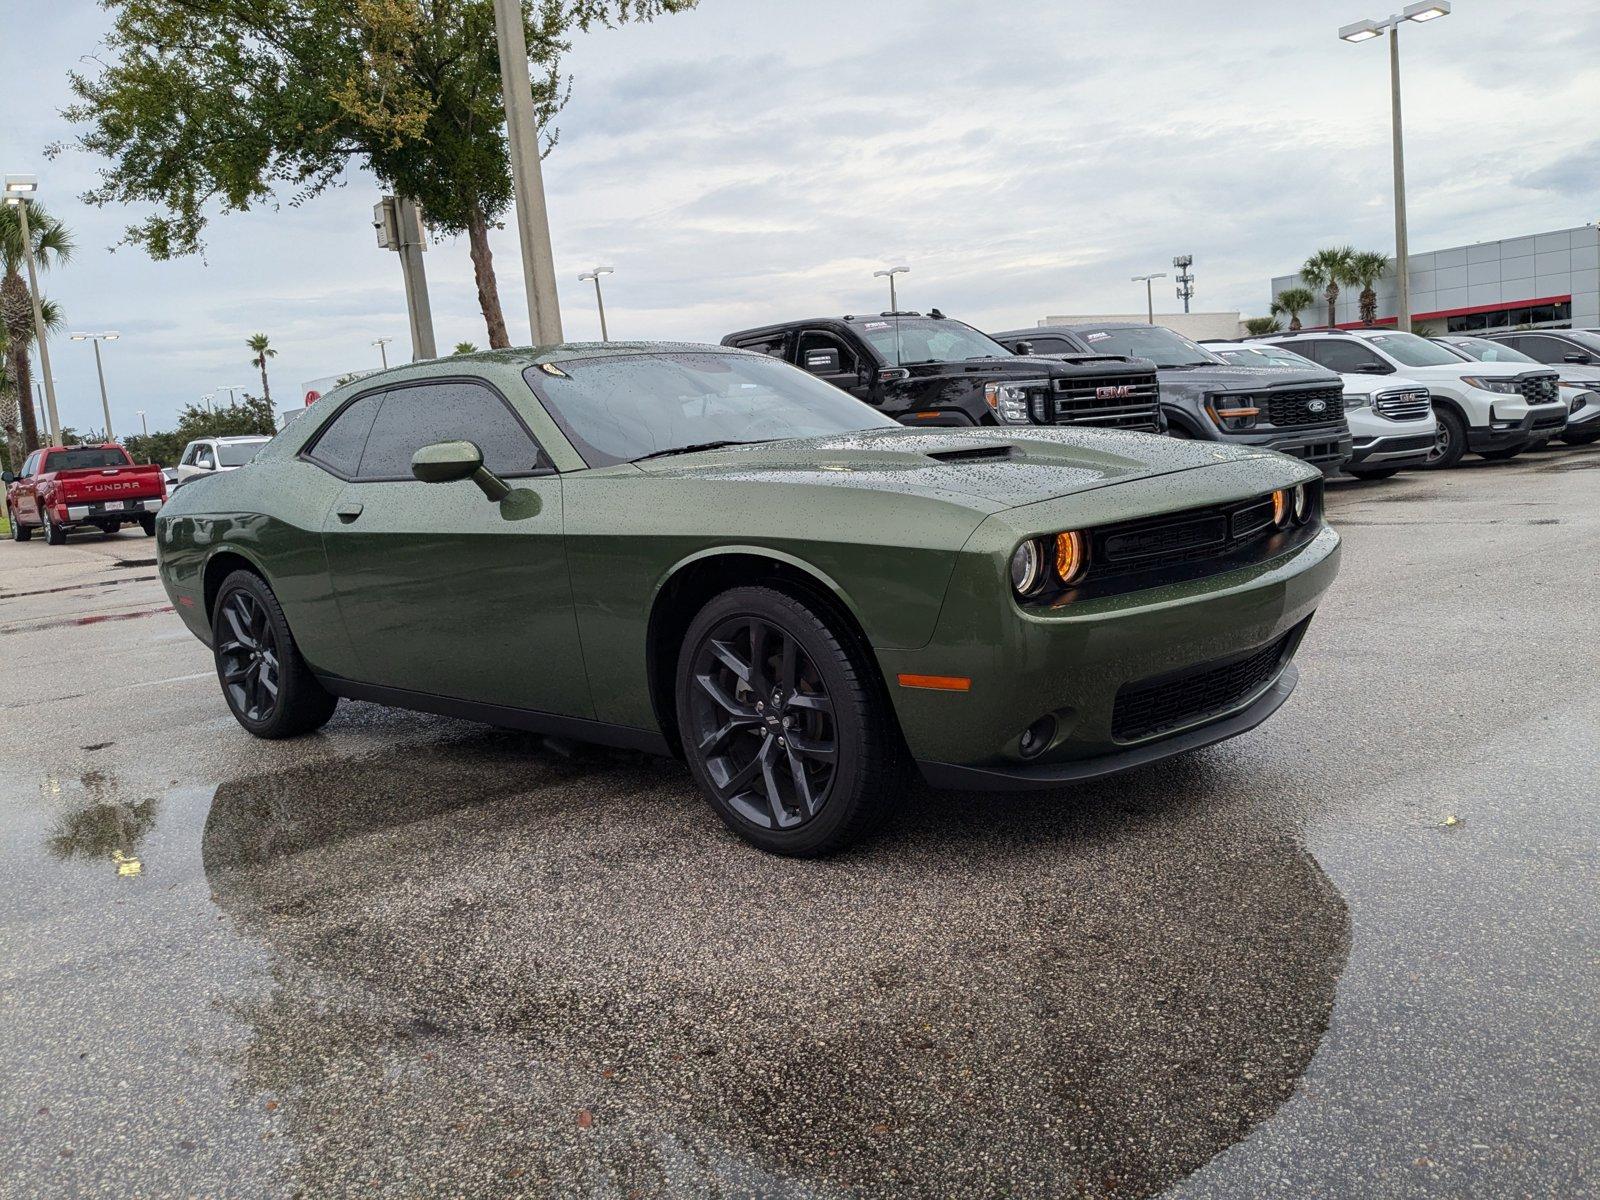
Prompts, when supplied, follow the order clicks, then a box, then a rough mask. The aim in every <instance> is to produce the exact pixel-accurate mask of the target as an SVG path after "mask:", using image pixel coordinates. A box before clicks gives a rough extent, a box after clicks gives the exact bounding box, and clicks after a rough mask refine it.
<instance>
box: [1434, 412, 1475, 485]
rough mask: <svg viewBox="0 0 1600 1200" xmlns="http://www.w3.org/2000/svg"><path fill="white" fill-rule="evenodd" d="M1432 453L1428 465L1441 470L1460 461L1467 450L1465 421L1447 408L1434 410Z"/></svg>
mask: <svg viewBox="0 0 1600 1200" xmlns="http://www.w3.org/2000/svg"><path fill="white" fill-rule="evenodd" d="M1433 416H1434V421H1435V430H1434V435H1433V453H1431V454H1429V455H1428V466H1429V467H1432V468H1436V469H1440V470H1443V469H1444V468H1446V467H1453V466H1455V465H1456V464H1457V463H1458V462H1460V461H1461V456H1462V455H1463V454H1465V453H1466V452H1467V423H1466V422H1465V421H1463V420H1462V419H1461V418H1460V417H1458V416H1457V415H1456V414H1455V413H1454V412H1453V411H1451V410H1450V409H1448V408H1440V409H1436V410H1434V414H1433Z"/></svg>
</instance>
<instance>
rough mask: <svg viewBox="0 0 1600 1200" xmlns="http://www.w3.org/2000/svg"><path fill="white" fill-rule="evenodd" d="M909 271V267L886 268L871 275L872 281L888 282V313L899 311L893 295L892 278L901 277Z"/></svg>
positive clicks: (898, 305)
mask: <svg viewBox="0 0 1600 1200" xmlns="http://www.w3.org/2000/svg"><path fill="white" fill-rule="evenodd" d="M909 270H911V268H910V267H886V268H884V269H883V270H882V271H874V272H873V273H872V277H873V278H874V279H887V280H888V281H889V311H890V312H899V311H900V304H899V302H898V301H897V300H896V299H895V295H894V277H895V276H896V275H903V274H905V273H906V272H907V271H909Z"/></svg>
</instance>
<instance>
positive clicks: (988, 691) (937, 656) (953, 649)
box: [877, 459, 1339, 787]
mask: <svg viewBox="0 0 1600 1200" xmlns="http://www.w3.org/2000/svg"><path fill="white" fill-rule="evenodd" d="M1269 461H1270V463H1271V470H1270V471H1269V470H1265V469H1264V468H1265V467H1266V466H1267V464H1268V462H1269ZM1234 466H1236V467H1237V468H1240V471H1239V472H1235V471H1234V470H1232V469H1224V468H1221V467H1218V468H1207V469H1203V470H1198V471H1194V472H1192V473H1189V476H1188V478H1187V479H1186V480H1185V489H1184V490H1185V493H1186V495H1185V496H1184V497H1183V498H1182V504H1181V507H1188V506H1191V505H1192V506H1196V507H1198V506H1200V505H1202V504H1206V503H1209V502H1211V499H1212V496H1211V495H1210V494H1208V491H1210V490H1211V489H1208V488H1207V487H1206V486H1204V485H1205V484H1206V483H1210V482H1215V481H1216V478H1217V477H1220V478H1223V479H1226V478H1230V477H1232V478H1237V477H1238V475H1239V474H1242V473H1243V469H1246V468H1248V469H1250V470H1251V471H1253V473H1254V475H1255V477H1256V479H1258V480H1260V481H1261V482H1260V486H1261V487H1262V489H1263V490H1264V491H1270V490H1271V488H1272V487H1273V486H1284V485H1286V484H1287V485H1291V486H1292V484H1293V483H1294V482H1295V481H1297V480H1299V479H1304V478H1305V468H1304V467H1303V466H1298V467H1297V466H1296V465H1294V464H1292V463H1289V462H1285V461H1283V460H1281V459H1278V460H1265V459H1256V460H1253V461H1252V462H1249V463H1239V464H1234ZM1204 476H1213V480H1205V479H1203V477H1204ZM1275 477H1276V478H1275ZM1133 486H1137V485H1131V484H1130V485H1122V486H1121V487H1115V488H1104V489H1100V490H1099V491H1098V492H1095V493H1091V494H1089V495H1087V496H1082V497H1078V498H1075V500H1072V501H1069V500H1063V501H1050V502H1047V503H1046V504H1045V505H1031V506H1029V507H1028V508H1027V509H1020V510H1011V511H1010V512H1007V513H1001V514H996V515H995V516H994V517H991V518H989V520H988V521H987V522H985V525H984V526H981V527H980V529H979V531H978V532H977V533H975V534H974V535H973V542H971V543H969V545H968V548H967V551H966V552H964V553H963V554H962V555H961V561H960V562H959V563H958V565H957V568H956V572H955V574H954V575H953V576H952V579H951V583H950V589H949V591H948V592H947V594H946V599H945V604H944V606H943V609H942V610H941V613H940V616H939V621H938V624H937V625H936V627H935V631H934V635H933V638H932V640H931V641H930V642H929V643H928V645H926V646H923V647H921V648H919V649H915V650H883V649H880V650H878V652H877V654H878V660H879V663H880V665H881V667H882V670H883V674H884V677H885V679H886V680H887V681H888V682H889V684H890V689H891V693H892V695H893V700H894V705H895V711H896V715H897V716H898V717H899V720H900V726H901V729H902V732H903V733H904V734H905V738H906V742H907V745H908V746H909V748H910V750H911V754H912V757H913V758H914V759H915V760H916V761H917V762H918V764H919V766H921V767H922V769H923V771H924V773H925V774H926V775H927V776H928V778H929V779H930V780H933V781H935V782H939V781H946V782H949V783H950V785H951V786H1006V787H1049V786H1054V785H1055V784H1057V783H1059V782H1062V781H1070V780H1072V779H1078V778H1089V777H1091V776H1094V775H1100V774H1106V773H1109V772H1112V771H1120V770H1125V769H1127V768H1128V767H1130V766H1136V765H1139V764H1140V763H1144V762H1150V761H1153V760H1155V759H1158V758H1163V757H1166V756H1168V755H1170V754H1176V753H1180V752H1182V751H1183V750H1186V749H1192V748H1193V747H1194V746H1196V745H1203V744H1207V743H1208V742H1210V741H1216V740H1220V739H1221V738H1224V737H1229V736H1232V734H1233V733H1237V732H1243V731H1244V729H1246V728H1249V727H1250V724H1251V723H1252V721H1251V718H1249V717H1246V716H1245V714H1246V713H1251V714H1254V721H1255V722H1259V721H1260V720H1265V719H1266V717H1267V716H1268V715H1270V712H1271V710H1272V709H1273V708H1275V707H1276V704H1274V703H1271V702H1270V701H1268V700H1267V699H1266V697H1267V696H1268V695H1269V694H1274V689H1278V692H1277V694H1279V696H1280V698H1279V700H1278V701H1277V703H1281V702H1282V696H1286V695H1287V689H1288V688H1290V687H1292V686H1293V683H1292V679H1293V676H1292V674H1291V673H1290V672H1289V670H1288V667H1287V665H1286V664H1287V661H1288V654H1292V652H1293V648H1294V646H1293V642H1292V640H1291V642H1290V645H1289V650H1288V652H1287V654H1286V656H1285V658H1284V660H1283V662H1281V663H1277V664H1274V668H1273V670H1272V672H1271V673H1270V675H1268V676H1267V677H1266V678H1263V679H1262V680H1261V681H1260V686H1261V687H1262V688H1264V689H1265V690H1264V691H1261V692H1258V693H1257V694H1253V695H1251V694H1245V695H1240V696H1238V697H1237V703H1236V704H1234V705H1233V707H1231V708H1226V709H1223V710H1219V711H1212V710H1207V711H1203V712H1198V713H1197V714H1195V715H1194V716H1193V717H1192V718H1190V717H1185V718H1184V719H1183V720H1181V721H1178V722H1175V723H1171V724H1166V725H1163V726H1162V728H1161V730H1160V731H1159V732H1158V733H1154V734H1151V735H1148V736H1134V737H1129V738H1119V737H1118V736H1117V735H1116V733H1114V732H1113V723H1114V718H1115V715H1116V713H1117V701H1118V693H1119V691H1121V690H1122V689H1123V688H1124V687H1125V685H1130V684H1137V683H1144V682H1147V681H1151V680H1160V679H1162V678H1163V677H1165V676H1167V675H1169V674H1173V673H1180V672H1187V671H1191V670H1194V669H1199V668H1204V667H1207V666H1208V665H1210V664H1214V663H1218V662H1223V661H1226V660H1229V659H1230V658H1232V657H1234V656H1237V655H1240V654H1241V653H1243V652H1247V651H1250V650H1252V649H1254V648H1259V647H1265V646H1268V645H1269V644H1271V643H1273V642H1275V641H1276V640H1278V639H1280V638H1285V637H1287V636H1288V635H1290V634H1291V632H1292V631H1295V630H1296V629H1297V627H1300V626H1303V625H1304V623H1305V622H1306V621H1307V620H1308V619H1309V618H1310V616H1311V614H1312V613H1313V612H1314V611H1315V609H1316V607H1317V605H1318V603H1319V602H1320V601H1321V599H1322V595H1323V593H1324V592H1325V591H1326V590H1327V588H1328V586H1329V585H1330V584H1331V583H1332V581H1333V578H1334V576H1335V574H1336V573H1337V571H1338V563H1339V537H1338V535H1337V534H1336V533H1335V532H1334V531H1333V530H1332V529H1329V528H1327V527H1326V526H1324V527H1322V528H1321V529H1320V530H1318V532H1317V533H1316V535H1315V536H1314V537H1313V538H1312V539H1311V540H1310V541H1308V542H1305V543H1303V544H1301V545H1299V546H1297V547H1295V548H1294V549H1292V550H1289V551H1286V552H1284V553H1282V554H1280V555H1278V556H1277V557H1275V558H1271V559H1267V560H1265V561H1263V562H1259V563H1255V564H1252V565H1250V566H1245V567H1239V568H1236V569H1234V570H1231V571H1225V572H1222V573H1220V574H1217V575H1212V576H1208V577H1204V578H1200V579H1191V580H1187V581H1185V582H1180V583H1172V584H1167V585H1163V586H1157V587H1151V588H1147V589H1143V590H1140V591H1135V592H1129V593H1123V594H1120V595H1113V596H1105V597H1101V598H1098V599H1087V600H1081V601H1074V602H1071V603H1067V604H1062V605H1060V606H1058V607H1055V608H1049V609H1043V610H1040V609H1034V608H1028V609H1021V608H1018V607H1017V606H1016V605H1015V604H1013V603H1012V602H1011V600H1010V596H1009V594H1008V592H1007V591H1006V590H1004V589H1007V588H1008V587H1009V582H1008V579H1007V576H1006V575H1005V567H1006V562H1007V559H1008V558H1009V554H1010V550H1011V549H1012V548H1014V546H1015V545H1016V542H1017V540H1019V535H1020V536H1021V537H1025V536H1029V535H1030V534H1034V533H1037V532H1039V531H1040V530H1042V529H1044V528H1049V527H1051V526H1052V525H1053V526H1054V527H1055V528H1071V527H1080V528H1081V527H1088V526H1090V525H1093V524H1099V523H1101V522H1100V521H1098V520H1096V519H1095V516H1096V514H1094V513H1092V512H1085V511H1084V510H1085V509H1087V508H1089V507H1090V506H1091V505H1092V504H1095V503H1099V504H1103V505H1106V506H1107V507H1110V506H1112V505H1114V503H1115V495H1114V494H1115V493H1117V492H1119V491H1122V490H1124V488H1128V487H1133ZM1151 486H1152V487H1155V486H1159V483H1158V481H1151ZM1167 490H1169V491H1170V490H1171V488H1170V485H1169V486H1168V488H1167ZM1234 495H1235V496H1236V495H1237V493H1236V492H1235V493H1234ZM1030 509H1047V510H1048V511H1046V512H1043V513H1039V514H1036V515H1035V520H1034V522H1033V524H1030V525H1024V524H1023V520H1024V518H1021V517H1019V516H1018V514H1024V513H1028V512H1029V510H1030ZM1117 515H1119V516H1123V517H1125V515H1126V514H1125V511H1124V512H1123V513H1121V514H1117ZM974 543H976V544H977V545H976V546H975V545H974ZM991 547H992V550H991ZM1296 636H1297V635H1296ZM902 674H905V675H941V676H962V677H966V678H968V679H970V680H971V684H970V687H969V688H968V690H966V691H934V690H920V689H915V688H911V687H905V686H901V687H895V686H894V685H895V683H896V681H897V680H898V678H899V676H900V675H902ZM1286 678H1287V679H1288V680H1289V682H1288V683H1285V684H1283V686H1282V688H1279V683H1280V682H1281V681H1282V680H1284V679H1286ZM1045 715H1049V716H1051V717H1053V718H1054V721H1055V732H1054V736H1053V737H1052V739H1051V740H1050V742H1049V744H1048V745H1047V747H1046V748H1045V749H1044V751H1043V752H1042V753H1040V754H1038V755H1036V756H1034V757H1031V758H1030V757H1027V756H1024V755H1023V753H1022V748H1021V747H1022V735H1023V733H1024V731H1026V730H1027V729H1028V728H1029V726H1031V725H1033V724H1034V723H1035V722H1036V721H1038V720H1039V719H1040V718H1041V717H1043V716H1045ZM967 769H970V771H969V770H967ZM985 779H987V780H989V782H988V783H983V782H982V781H983V780H985ZM999 779H1005V780H1010V781H1011V782H1005V783H1001V782H996V781H997V780H999ZM957 780H960V781H963V782H960V783H956V782H955V781H957Z"/></svg>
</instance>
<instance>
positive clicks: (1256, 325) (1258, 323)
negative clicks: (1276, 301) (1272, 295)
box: [1244, 305, 1283, 337]
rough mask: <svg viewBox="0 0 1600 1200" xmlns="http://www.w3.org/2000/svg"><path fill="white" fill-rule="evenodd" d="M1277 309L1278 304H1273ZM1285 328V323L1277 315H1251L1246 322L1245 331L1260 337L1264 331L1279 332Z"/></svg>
mask: <svg viewBox="0 0 1600 1200" xmlns="http://www.w3.org/2000/svg"><path fill="white" fill-rule="evenodd" d="M1273 308H1274V310H1276V308H1277V305H1273ZM1282 329H1283V323H1282V322H1281V321H1279V320H1278V318H1277V317H1251V318H1249V319H1248V320H1247V321H1245V323H1244V331H1245V332H1246V333H1248V334H1250V335H1252V336H1253V337H1260V336H1261V335H1262V334H1264V333H1278V332H1280V331H1281V330H1282Z"/></svg>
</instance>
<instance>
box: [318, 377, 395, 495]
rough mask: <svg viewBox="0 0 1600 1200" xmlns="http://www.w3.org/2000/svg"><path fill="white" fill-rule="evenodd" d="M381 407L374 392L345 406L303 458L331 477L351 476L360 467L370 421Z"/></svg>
mask: <svg viewBox="0 0 1600 1200" xmlns="http://www.w3.org/2000/svg"><path fill="white" fill-rule="evenodd" d="M382 403H383V393H382V392H374V393H373V394H372V395H370V396H363V397H361V399H359V400H357V401H356V402H355V403H354V404H347V405H346V406H345V407H344V409H343V410H342V411H341V412H340V413H339V415H338V416H336V417H334V419H333V420H332V421H330V422H329V423H328V424H327V425H326V426H325V427H324V428H323V430H322V432H321V433H320V434H318V435H317V440H316V441H315V442H313V443H312V444H311V448H310V449H309V450H307V451H306V454H307V456H308V457H310V458H311V459H313V460H315V461H316V462H319V463H321V464H322V465H323V466H325V467H327V468H328V470H330V471H332V472H333V473H334V474H335V475H343V476H345V477H346V478H348V477H350V476H352V475H354V474H355V473H356V468H357V467H359V466H360V465H361V451H362V450H364V449H365V448H366V445H367V434H368V432H369V431H370V430H371V429H372V419H373V418H374V417H376V416H377V415H378V407H379V406H380V405H381V404H382Z"/></svg>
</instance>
